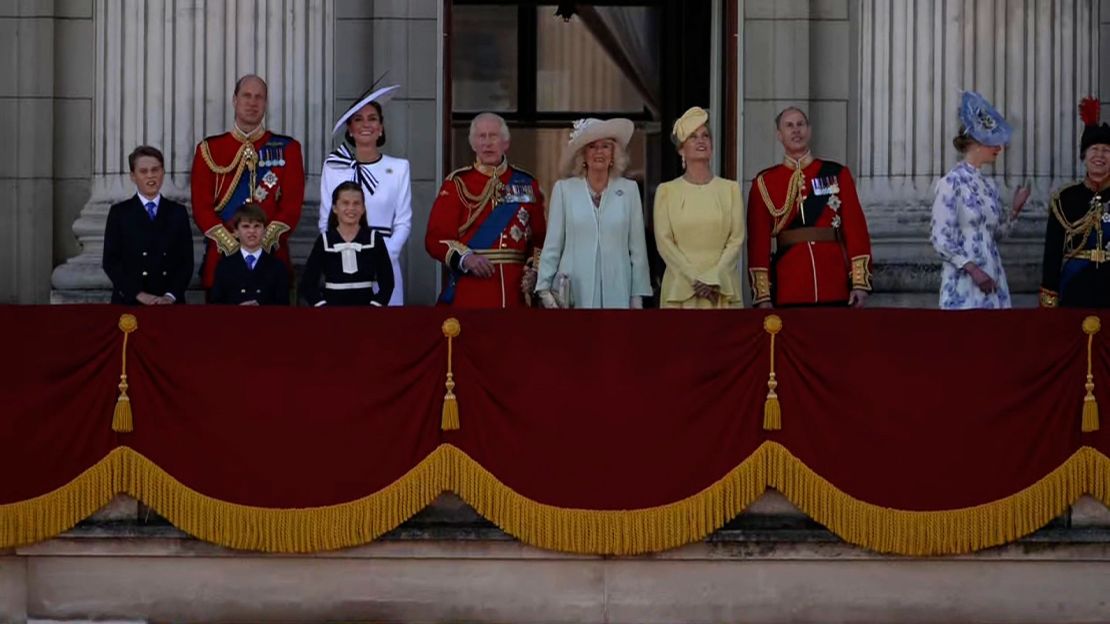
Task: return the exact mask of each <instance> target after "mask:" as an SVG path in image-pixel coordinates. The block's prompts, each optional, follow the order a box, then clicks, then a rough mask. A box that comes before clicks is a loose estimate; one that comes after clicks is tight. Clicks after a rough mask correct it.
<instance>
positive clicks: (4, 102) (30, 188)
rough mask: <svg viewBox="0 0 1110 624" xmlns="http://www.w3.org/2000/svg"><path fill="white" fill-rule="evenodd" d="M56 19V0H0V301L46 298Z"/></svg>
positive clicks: (49, 252) (50, 202)
mask: <svg viewBox="0 0 1110 624" xmlns="http://www.w3.org/2000/svg"><path fill="white" fill-rule="evenodd" d="M54 17H55V7H54V2H30V1H26V0H24V1H20V2H4V3H0V42H2V43H0V58H2V59H3V61H0V141H2V142H3V144H4V147H3V154H4V155H3V156H0V303H43V302H45V301H46V299H47V296H48V294H49V290H48V289H47V287H46V284H47V282H48V278H49V275H50V268H51V259H52V258H51V249H52V245H51V241H52V228H53V222H52V215H53V210H52V208H53V202H54V184H53V177H54V158H55V150H54V144H55V142H54V95H55V94H54V30H55V22H54Z"/></svg>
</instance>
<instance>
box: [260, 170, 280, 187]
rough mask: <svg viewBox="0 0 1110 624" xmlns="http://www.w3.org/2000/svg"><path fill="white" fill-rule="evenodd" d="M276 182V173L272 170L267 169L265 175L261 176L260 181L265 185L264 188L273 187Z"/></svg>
mask: <svg viewBox="0 0 1110 624" xmlns="http://www.w3.org/2000/svg"><path fill="white" fill-rule="evenodd" d="M277 182H278V177H277V174H275V173H274V172H273V171H267V172H266V175H264V176H262V183H263V184H265V185H266V188H274V185H276V184H277Z"/></svg>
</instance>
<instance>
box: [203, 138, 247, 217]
mask: <svg viewBox="0 0 1110 624" xmlns="http://www.w3.org/2000/svg"><path fill="white" fill-rule="evenodd" d="M200 155H201V158H203V159H204V164H205V165H207V166H208V169H209V170H210V171H211V172H212V173H214V174H216V175H218V176H222V175H226V174H228V173H230V172H231V171H233V170H234V171H235V177H234V178H232V180H231V184H229V185H228V186H227V191H225V192H224V196H223V197H221V198H219V200H218V201H216V203H215V205H214V206H213V208H214V210H215V211H216V212H219V211H221V210H223V209H224V206H226V205H227V202H228V201H230V200H231V195H232V194H233V193H234V192H235V189H236V187H238V186H239V179H240V178H242V177H243V169H250V172H251V184H250V188H249V189H248V192H249V193H250V194H252V195H253V194H254V187H255V180H254V172H255V168H256V165H257V163H258V157H257V154H256V153H255V151H254V145H252V144H250V143H246V142H244V143H243V144H242V145H240V146H239V151H237V152H235V156H234V157H233V158H232V159H231V162H230V163H228V165H227V166H226V167H221V166H220V165H217V164H216V161H215V160H214V159H213V158H212V152H211V150H209V149H208V141H201V144H200ZM218 188H219V185H217V189H218ZM212 199H214V200H215V199H216V198H215V197H213V198H212Z"/></svg>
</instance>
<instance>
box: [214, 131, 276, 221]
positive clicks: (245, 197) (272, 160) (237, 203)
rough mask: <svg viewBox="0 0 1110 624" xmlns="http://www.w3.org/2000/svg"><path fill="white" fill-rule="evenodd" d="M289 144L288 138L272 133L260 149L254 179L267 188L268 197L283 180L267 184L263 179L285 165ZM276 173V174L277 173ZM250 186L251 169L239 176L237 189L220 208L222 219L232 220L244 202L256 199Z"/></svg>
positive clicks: (257, 183)
mask: <svg viewBox="0 0 1110 624" xmlns="http://www.w3.org/2000/svg"><path fill="white" fill-rule="evenodd" d="M287 145H289V140H288V139H286V138H284V137H280V136H278V135H270V140H269V141H266V143H265V144H263V146H262V147H261V148H260V149H259V153H258V166H257V167H256V168H255V173H254V181H255V184H256V185H257V186H261V187H263V188H265V189H266V192H267V197H268V196H269V195H270V194H273V193H276V192H277V189H278V187H279V186H280V185H281V181H280V180H278V182H277V183H275V184H273V185H272V186H270V185H267V184H266V183H265V182H264V181H263V179H264V178H265V177H266V174H268V173H270V171H271V170H272V169H273V168H274V167H284V166H285V146H287ZM244 169H245V168H244ZM274 175H275V176H276V175H277V174H274ZM250 186H251V175H250V171H249V170H244V171H243V175H241V176H240V177H239V185H238V186H236V187H235V190H234V191H232V193H231V198H230V199H228V200H227V203H226V204H224V207H223V209H222V210H220V219H221V220H223V221H224V222H227V221H230V220H231V219H232V218H234V217H235V213H237V212H239V209H240V208H242V207H243V204H246V203H248V201H254V200H253V198H251V196H250V194H251V188H250ZM255 203H261V202H255Z"/></svg>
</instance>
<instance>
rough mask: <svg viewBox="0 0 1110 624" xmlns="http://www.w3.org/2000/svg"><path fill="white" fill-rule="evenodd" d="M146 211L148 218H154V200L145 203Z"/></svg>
mask: <svg viewBox="0 0 1110 624" xmlns="http://www.w3.org/2000/svg"><path fill="white" fill-rule="evenodd" d="M146 213H147V214H148V215H150V220H151V221H153V220H154V216H155V215H157V214H158V204H156V203H154V202H147V203H146Z"/></svg>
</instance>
